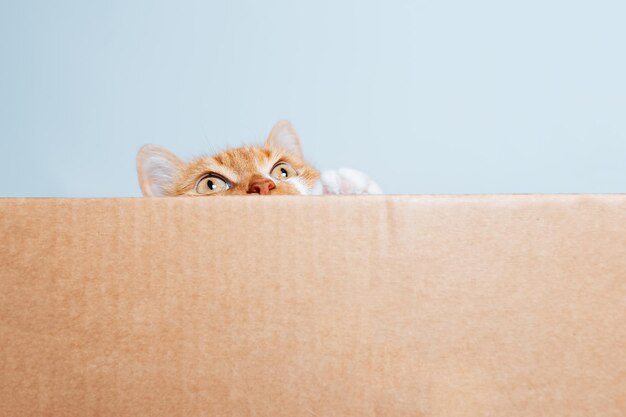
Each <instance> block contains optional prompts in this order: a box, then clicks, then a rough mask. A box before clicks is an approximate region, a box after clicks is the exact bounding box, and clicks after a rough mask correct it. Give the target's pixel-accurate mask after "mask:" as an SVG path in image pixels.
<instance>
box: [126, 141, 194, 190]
mask: <svg viewBox="0 0 626 417" xmlns="http://www.w3.org/2000/svg"><path fill="white" fill-rule="evenodd" d="M183 165H184V163H183V161H181V160H180V159H178V157H176V155H174V154H173V153H172V152H170V151H168V150H167V149H165V148H162V147H161V146H157V145H144V146H142V147H141V149H139V152H138V153H137V176H138V177H139V186H140V187H141V191H142V192H143V195H144V196H146V197H164V196H166V195H168V191H169V190H170V188H171V186H172V184H173V183H174V180H175V178H176V174H177V173H178V171H179V170H180V169H181V168H182V167H183Z"/></svg>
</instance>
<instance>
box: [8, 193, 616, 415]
mask: <svg viewBox="0 0 626 417" xmlns="http://www.w3.org/2000/svg"><path fill="white" fill-rule="evenodd" d="M0 236H1V243H2V251H1V252H0V415H2V416H29V415H50V416H53V415H54V416H144V415H151V416H185V417H189V416H448V417H449V416H507V417H510V416H525V417H526V416H603V417H610V416H624V415H626V196H482V197H475V196H460V197H418V196H415V197H410V196H405V197H393V196H380V197H378V196H369V197H284V198H279V197H276V198H274V197H272V198H263V197H258V198H255V197H250V198H247V197H243V198H206V199H182V198H181V199H121V200H118V199H109V200H56V199H36V200H35V199H33V200H24V199H18V200H11V199H5V200H0Z"/></svg>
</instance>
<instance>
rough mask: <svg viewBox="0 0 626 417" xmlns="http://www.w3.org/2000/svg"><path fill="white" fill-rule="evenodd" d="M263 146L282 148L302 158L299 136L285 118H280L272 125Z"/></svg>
mask: <svg viewBox="0 0 626 417" xmlns="http://www.w3.org/2000/svg"><path fill="white" fill-rule="evenodd" d="M265 146H267V147H269V148H276V149H282V150H284V151H287V152H289V153H290V154H292V155H293V156H295V157H297V158H300V159H303V155H302V147H301V146H300V137H299V136H298V134H297V133H296V129H294V128H293V125H292V124H291V123H290V122H288V121H287V120H281V121H279V122H277V123H276V124H275V125H274V127H273V128H272V131H271V132H270V134H269V136H268V137H267V139H266V140H265Z"/></svg>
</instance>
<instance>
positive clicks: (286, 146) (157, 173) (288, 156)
mask: <svg viewBox="0 0 626 417" xmlns="http://www.w3.org/2000/svg"><path fill="white" fill-rule="evenodd" d="M137 174H138V177H139V185H140V187H141V191H142V192H143V195H144V196H146V197H175V196H222V195H298V194H299V195H321V194H381V193H382V191H381V189H380V187H379V186H378V185H377V184H376V183H375V182H374V181H372V180H371V179H370V178H369V176H367V175H366V174H364V173H363V172H360V171H357V170H353V169H348V168H344V169H339V170H332V171H324V172H321V173H320V172H319V171H318V170H316V169H315V168H313V167H312V166H311V165H309V164H307V163H306V162H305V160H304V156H303V154H302V148H301V146H300V138H299V137H298V134H297V133H296V131H295V129H294V128H293V126H292V124H291V123H290V122H288V121H284V120H283V121H279V122H278V123H276V124H275V125H274V127H273V128H272V130H271V132H270V134H269V136H268V137H267V139H266V141H265V143H264V145H262V146H244V147H240V148H231V149H227V150H226V151H223V152H220V153H218V154H215V155H213V156H204V157H200V158H197V159H194V160H192V161H190V162H185V161H183V160H181V159H179V158H178V157H177V156H176V155H174V154H173V153H172V152H170V151H169V150H167V149H165V148H163V147H160V146H156V145H144V146H143V147H142V148H141V149H140V150H139V152H138V154H137Z"/></svg>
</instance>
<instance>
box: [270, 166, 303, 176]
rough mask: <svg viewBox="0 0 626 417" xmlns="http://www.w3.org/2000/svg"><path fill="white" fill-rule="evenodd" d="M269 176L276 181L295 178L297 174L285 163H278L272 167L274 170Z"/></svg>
mask: <svg viewBox="0 0 626 417" xmlns="http://www.w3.org/2000/svg"><path fill="white" fill-rule="evenodd" d="M270 175H271V176H272V177H274V178H276V179H277V180H287V179H289V178H292V177H297V176H298V173H297V172H296V170H295V169H293V167H292V166H291V165H289V164H288V163H287V162H279V163H278V164H276V165H274V168H272V170H271V171H270Z"/></svg>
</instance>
